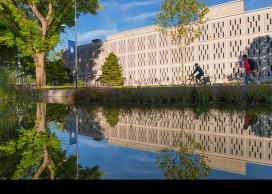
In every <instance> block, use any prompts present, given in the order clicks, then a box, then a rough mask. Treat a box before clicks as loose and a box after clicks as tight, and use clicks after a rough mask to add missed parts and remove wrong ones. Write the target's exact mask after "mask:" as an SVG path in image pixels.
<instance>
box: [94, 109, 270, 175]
mask: <svg viewBox="0 0 272 194" xmlns="http://www.w3.org/2000/svg"><path fill="white" fill-rule="evenodd" d="M97 117H98V118H100V119H99V120H100V125H101V126H102V127H103V128H104V129H105V132H104V135H105V136H106V137H107V138H108V142H109V143H110V144H114V145H118V146H124V147H131V148H135V149H140V150H145V151H152V152H159V151H160V150H161V149H163V148H172V147H173V146H174V147H175V146H177V145H178V144H179V142H184V143H186V139H187V138H185V137H186V136H188V135H190V136H191V137H192V138H193V139H194V140H195V141H196V142H197V143H200V145H201V146H202V148H203V149H204V151H205V153H206V154H207V156H208V158H209V160H210V161H209V165H210V166H211V167H212V168H217V169H223V170H225V171H232V172H237V173H243V174H244V173H246V163H247V162H252V163H261V164H265V165H272V138H270V137H269V136H265V137H262V136H260V135H259V134H255V133H256V131H257V129H258V128H261V129H262V128H263V127H264V126H266V127H269V129H268V130H267V131H271V128H272V119H271V118H272V116H264V115H260V116H259V120H258V121H257V122H256V123H255V124H253V125H252V126H249V127H248V129H246V130H245V129H244V114H238V113H232V114H229V113H225V112H220V111H216V110H212V111H211V112H210V113H208V114H207V115H205V116H204V115H203V116H200V117H198V118H197V117H196V116H195V114H194V113H193V112H192V111H189V110H186V111H181V110H164V111H146V112H142V111H137V110H134V111H131V112H130V113H128V114H123V115H121V116H120V122H119V123H118V124H117V125H116V126H115V127H114V128H112V127H110V126H109V125H108V124H107V122H106V121H105V119H103V116H102V113H101V112H100V113H98V114H97ZM182 129H184V130H182Z"/></svg>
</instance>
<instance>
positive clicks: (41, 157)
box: [0, 102, 272, 179]
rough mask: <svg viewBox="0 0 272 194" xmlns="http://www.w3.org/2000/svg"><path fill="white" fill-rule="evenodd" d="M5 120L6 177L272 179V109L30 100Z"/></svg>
mask: <svg viewBox="0 0 272 194" xmlns="http://www.w3.org/2000/svg"><path fill="white" fill-rule="evenodd" d="M0 117H1V119H0V178H1V179H272V136H271V135H272V112H269V111H264V110H255V109H252V110H240V109H239V110H238V109H236V110H235V109H227V110H221V109H220V110H219V109H204V110H202V109H188V108H173V107H172V108H171V107H164V108H151V107H150V108H141V107H130V108H127V107H95V106H91V107H87V106H82V107H79V106H77V107H76V106H73V105H62V104H46V103H43V102H40V103H34V102H32V103H26V102H22V103H16V104H15V103H9V104H1V105H0ZM77 134H78V135H77Z"/></svg>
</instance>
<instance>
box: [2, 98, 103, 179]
mask: <svg viewBox="0 0 272 194" xmlns="http://www.w3.org/2000/svg"><path fill="white" fill-rule="evenodd" d="M45 115H46V104H45V103H37V111H36V124H35V127H34V128H33V129H32V130H21V131H20V132H19V137H18V138H14V139H11V140H9V141H8V142H7V143H5V144H2V145H0V160H1V165H0V166H1V167H0V178H1V179H51V180H52V179H74V178H75V176H76V159H75V156H71V157H69V158H66V153H65V151H62V149H61V144H60V141H59V140H58V139H57V138H56V136H55V135H54V134H52V133H50V132H49V131H48V130H47V129H46V123H45V118H46V117H45ZM7 167H8V168H7ZM102 175H103V172H102V171H101V170H100V169H99V167H98V166H95V167H93V168H82V167H81V166H80V169H79V178H80V179H100V178H101V177H102Z"/></svg>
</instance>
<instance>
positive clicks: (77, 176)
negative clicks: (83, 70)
mask: <svg viewBox="0 0 272 194" xmlns="http://www.w3.org/2000/svg"><path fill="white" fill-rule="evenodd" d="M74 8H75V75H76V90H77V89H78V70H77V1H76V0H74ZM61 26H62V27H68V26H67V25H65V24H63V25H61ZM75 111H76V133H77V145H76V150H77V174H76V179H79V154H78V151H79V145H78V144H79V143H78V132H79V129H78V127H79V126H78V124H79V123H78V111H77V108H76V107H75Z"/></svg>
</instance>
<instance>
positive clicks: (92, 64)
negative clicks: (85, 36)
mask: <svg viewBox="0 0 272 194" xmlns="http://www.w3.org/2000/svg"><path fill="white" fill-rule="evenodd" d="M102 46H103V42H102V41H101V40H93V41H92V43H90V44H86V45H82V46H78V80H82V81H84V82H85V83H86V85H94V84H95V81H96V80H97V79H98V78H99V77H97V73H98V71H99V69H98V64H101V63H102V62H101V61H99V56H100V55H101V52H102ZM63 58H64V65H65V66H66V67H68V68H69V69H70V70H71V71H72V72H75V58H74V57H73V56H69V55H68V52H67V51H65V52H64V54H63Z"/></svg>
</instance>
